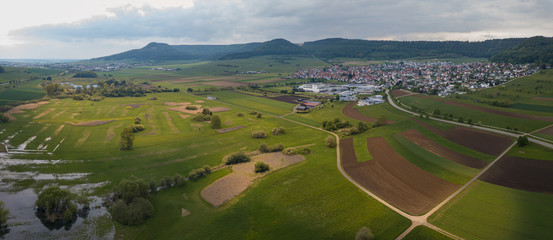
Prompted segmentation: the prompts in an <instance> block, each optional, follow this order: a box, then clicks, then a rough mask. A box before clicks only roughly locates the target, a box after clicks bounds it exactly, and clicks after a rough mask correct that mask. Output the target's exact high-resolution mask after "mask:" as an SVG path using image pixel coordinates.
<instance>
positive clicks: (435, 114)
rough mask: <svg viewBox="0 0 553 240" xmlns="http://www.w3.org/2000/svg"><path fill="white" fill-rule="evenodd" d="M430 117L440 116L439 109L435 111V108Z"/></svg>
mask: <svg viewBox="0 0 553 240" xmlns="http://www.w3.org/2000/svg"><path fill="white" fill-rule="evenodd" d="M432 115H433V116H434V117H438V116H440V109H437V108H436V109H434V112H433V113H432Z"/></svg>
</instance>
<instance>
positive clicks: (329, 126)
mask: <svg viewBox="0 0 553 240" xmlns="http://www.w3.org/2000/svg"><path fill="white" fill-rule="evenodd" d="M322 127H323V129H325V130H327V131H334V130H338V129H342V128H347V127H351V123H349V122H348V121H346V120H340V119H339V118H335V119H334V120H331V121H323V124H322Z"/></svg>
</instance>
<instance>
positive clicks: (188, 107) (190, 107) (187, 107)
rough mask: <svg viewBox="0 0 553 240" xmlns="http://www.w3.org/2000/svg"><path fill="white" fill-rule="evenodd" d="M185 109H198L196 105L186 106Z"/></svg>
mask: <svg viewBox="0 0 553 240" xmlns="http://www.w3.org/2000/svg"><path fill="white" fill-rule="evenodd" d="M185 108H186V110H198V107H196V106H186V107H185Z"/></svg>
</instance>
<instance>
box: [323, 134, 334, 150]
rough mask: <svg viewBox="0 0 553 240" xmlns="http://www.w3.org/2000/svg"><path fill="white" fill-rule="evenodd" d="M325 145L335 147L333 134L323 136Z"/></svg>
mask: <svg viewBox="0 0 553 240" xmlns="http://www.w3.org/2000/svg"><path fill="white" fill-rule="evenodd" d="M325 145H326V146H327V147H329V148H333V147H336V138H334V136H328V137H326V138H325Z"/></svg>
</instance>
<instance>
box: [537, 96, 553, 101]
mask: <svg viewBox="0 0 553 240" xmlns="http://www.w3.org/2000/svg"><path fill="white" fill-rule="evenodd" d="M532 100H542V101H553V98H548V97H533V98H532Z"/></svg>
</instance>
